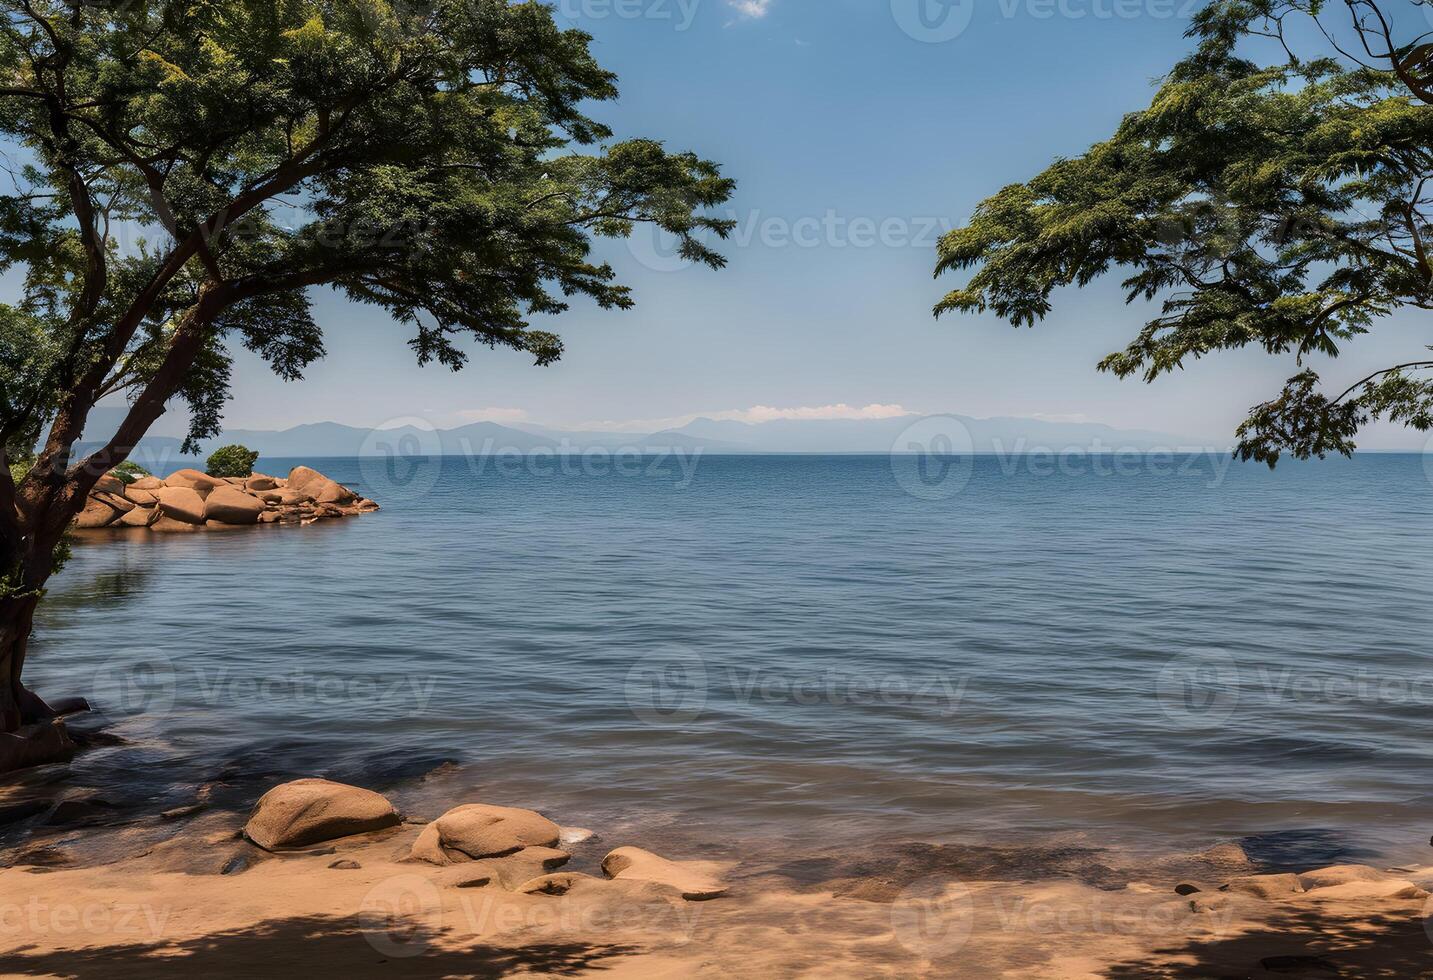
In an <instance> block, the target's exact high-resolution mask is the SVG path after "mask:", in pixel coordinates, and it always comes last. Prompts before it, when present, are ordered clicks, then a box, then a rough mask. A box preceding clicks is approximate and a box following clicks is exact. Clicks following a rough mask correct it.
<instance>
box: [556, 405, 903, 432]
mask: <svg viewBox="0 0 1433 980" xmlns="http://www.w3.org/2000/svg"><path fill="white" fill-rule="evenodd" d="M911 414H913V413H912V412H911V411H909V410H908V409H906V408H904V407H903V406H901V405H879V404H872V405H865V406H862V407H856V406H852V405H847V404H845V403H844V402H842V403H840V404H837V405H819V406H803V407H800V408H773V407H772V406H770V405H753V406H751V407H750V408H730V409H725V410H722V411H718V412H693V413H692V414H690V415H676V416H673V417H671V418H664V419H627V420H624V421H620V422H618V421H612V420H605V421H600V422H585V423H583V424H582V426H581V428H583V429H600V430H605V431H617V432H657V431H661V430H663V429H679V428H681V427H682V426H684V425H686V424H687V423H688V422H691V421H693V420H695V419H715V420H716V421H718V422H745V423H747V424H748V425H761V424H763V423H766V422H776V421H779V420H782V419H894V418H900V417H901V416H903V415H911Z"/></svg>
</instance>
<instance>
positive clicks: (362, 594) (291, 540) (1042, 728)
mask: <svg viewBox="0 0 1433 980" xmlns="http://www.w3.org/2000/svg"><path fill="white" fill-rule="evenodd" d="M295 462H298V461H291V460H264V461H261V464H260V467H261V469H264V470H265V471H267V472H276V473H283V472H286V471H287V467H288V466H289V465H291V464H292V463H295ZM305 462H308V463H310V464H312V465H315V466H317V467H318V468H319V469H321V470H323V471H324V472H326V473H328V474H329V475H331V476H333V477H334V478H336V479H338V480H340V481H343V482H347V483H350V484H352V485H356V486H357V487H359V488H360V489H362V490H363V491H364V492H366V493H368V494H370V495H372V496H374V497H375V498H376V499H378V501H379V502H380V503H381V504H382V505H383V507H384V509H383V510H382V511H381V512H380V513H377V514H373V515H367V516H363V517H358V518H352V519H348V520H343V521H330V522H324V523H320V524H316V525H312V526H309V527H303V528H298V527H293V528H289V527H284V528H279V527H270V528H259V529H252V530H244V531H232V532H225V533H206V534H196V535H174V536H165V535H158V534H150V533H148V532H133V533H127V534H122V533H112V532H100V533H98V534H94V535H87V536H86V537H85V538H84V539H83V540H82V541H80V542H79V544H78V545H77V547H76V548H75V555H74V559H73V561H72V562H71V563H70V565H69V566H68V567H67V568H66V569H65V570H64V572H63V573H62V574H61V575H60V577H59V578H58V579H57V581H56V582H55V583H54V588H53V592H52V595H51V597H50V598H49V600H48V601H47V602H46V603H45V604H44V607H43V612H42V614H41V616H40V617H39V622H38V626H37V636H36V639H35V642H34V652H33V655H32V666H31V669H30V671H29V673H28V675H27V676H28V678H29V680H30V682H31V683H32V684H33V685H34V686H35V687H37V688H38V689H39V690H40V691H41V692H42V693H48V694H51V695H67V694H76V693H79V694H86V695H88V696H90V697H91V698H93V699H94V700H95V701H96V704H97V706H98V707H99V708H100V709H101V711H102V712H103V714H104V716H105V717H106V718H107V719H108V720H109V721H110V722H112V724H113V728H112V730H113V731H114V732H116V733H117V734H119V735H122V736H123V737H124V738H125V739H126V743H125V744H123V745H120V746H116V747H112V748H105V749H101V750H97V751H93V752H90V753H88V754H85V755H83V756H81V758H80V761H79V762H78V763H77V767H78V777H77V778H80V779H88V780H91V781H94V782H97V783H98V784H100V785H108V786H109V787H110V790H111V792H118V793H128V794H130V795H131V796H132V797H143V798H144V799H145V800H146V801H157V802H161V803H163V802H168V801H173V802H174V803H176V804H177V803H181V802H185V801H186V800H187V799H190V798H192V796H193V790H194V785H195V784H196V783H202V782H205V781H210V780H218V781H220V782H221V783H222V784H223V785H225V786H227V787H230V788H231V789H232V790H233V797H234V799H235V800H236V805H237V802H238V801H241V800H252V799H253V798H254V797H256V796H257V795H258V793H259V792H262V789H263V788H265V787H266V786H267V785H269V784H271V783H272V782H274V781H276V780H277V779H280V778H285V777H292V776H299V775H315V774H323V775H330V776H333V777H335V778H340V779H345V780H348V781H353V782H358V783H362V784H364V785H369V786H373V787H375V788H383V789H388V788H391V789H392V790H393V791H394V792H396V793H398V794H399V796H400V797H401V798H402V799H404V800H405V801H408V802H410V803H413V801H417V803H416V804H414V805H419V806H424V807H430V808H432V809H435V810H438V811H441V809H442V808H443V807H444V806H446V805H447V804H450V803H455V802H460V800H459V799H457V797H459V796H461V797H463V798H464V799H465V800H469V801H471V800H476V799H481V800H487V801H490V802H503V803H510V804H514V805H522V806H533V807H537V808H540V809H544V810H545V811H547V812H549V813H551V814H552V815H553V816H554V817H555V818H557V819H559V820H560V821H561V822H564V823H569V824H578V825H585V826H594V825H597V824H602V823H604V822H606V823H607V824H614V823H615V824H620V825H631V824H635V823H644V824H646V825H651V826H655V825H660V826H664V827H667V828H668V833H670V834H672V835H681V834H694V835H705V836H706V837H707V838H708V839H711V838H712V837H713V836H719V837H720V838H722V839H736V838H740V837H741V836H743V835H769V836H774V837H782V836H785V837H788V838H791V839H815V838H818V837H819V838H821V839H828V840H840V839H842V838H843V837H844V836H846V835H852V836H863V837H869V836H870V835H872V834H878V835H893V836H902V837H908V838H916V839H924V840H933V839H937V838H945V837H951V836H962V835H963V836H967V837H972V836H974V837H998V838H1010V837H1020V836H1033V835H1050V834H1056V835H1077V836H1084V837H1089V838H1091V839H1099V840H1109V841H1123V842H1128V843H1131V844H1135V845H1139V844H1143V845H1148V846H1154V847H1163V846H1185V845H1193V846H1204V845H1207V844H1208V843H1212V842H1213V841H1215V840H1219V839H1228V838H1231V837H1246V836H1249V835H1255V836H1258V835H1265V836H1266V837H1268V838H1269V839H1278V838H1279V837H1280V836H1281V835H1283V836H1284V837H1285V838H1287V839H1289V840H1295V841H1315V842H1317V841H1320V840H1325V841H1332V842H1336V847H1337V848H1343V847H1347V848H1349V849H1350V853H1352V852H1353V851H1354V850H1357V849H1358V848H1367V849H1369V850H1372V851H1376V852H1378V853H1381V854H1385V855H1394V856H1397V855H1404V854H1414V855H1417V856H1422V855H1423V854H1424V853H1426V851H1420V850H1419V849H1420V848H1421V849H1426V847H1427V839H1428V834H1429V832H1430V831H1433V812H1430V806H1429V804H1430V802H1433V801H1431V800H1430V796H1433V794H1430V790H1429V779H1428V777H1429V775H1430V771H1433V738H1430V729H1433V724H1430V718H1433V710H1430V709H1433V656H1430V643H1429V638H1430V635H1433V604H1430V603H1429V601H1428V600H1429V596H1430V595H1433V549H1430V547H1429V543H1430V541H1433V506H1430V504H1433V486H1430V481H1429V477H1428V476H1427V474H1426V473H1425V469H1424V463H1423V460H1422V458H1421V457H1417V456H1361V457H1358V458H1356V459H1354V460H1351V461H1348V460H1330V461H1328V462H1324V463H1287V464H1284V465H1281V467H1280V468H1279V470H1278V471H1277V472H1275V473H1270V472H1269V471H1267V469H1265V468H1263V467H1261V466H1243V465H1234V466H1230V465H1229V461H1228V460H1227V459H1226V458H1224V457H1212V458H1210V457H1188V458H1169V457H1147V458H1133V457H1130V458H1125V459H1123V460H1113V459H1110V458H1096V459H1090V458H1067V459H1065V460H1064V461H1063V463H1062V462H1060V461H1058V460H1050V459H1047V458H1027V459H1008V458H997V457H979V458H977V459H976V460H975V461H974V462H973V464H972V463H970V462H969V461H965V462H964V463H962V464H960V465H961V466H964V467H965V469H963V470H959V469H958V470H957V473H956V475H955V476H954V477H952V476H950V475H949V474H947V473H945V472H943V471H940V472H932V471H930V470H929V469H927V468H922V469H920V470H919V471H913V470H912V469H911V467H912V466H914V465H915V464H914V463H912V462H911V461H910V460H908V459H898V460H897V461H896V463H895V465H894V467H893V464H892V461H891V460H889V459H887V458H885V457H879V456H842V457H820V456H785V457H780V456H772V457H722V456H714V455H707V456H703V457H700V458H690V457H684V458H681V459H678V458H674V457H667V458H665V459H656V458H652V459H646V460H641V461H634V460H631V459H628V460H626V461H625V462H624V461H622V460H617V461H615V462H614V461H613V460H610V459H607V460H605V461H604V459H603V458H602V457H588V458H586V459H585V460H566V461H554V460H552V459H551V458H541V459H537V458H534V459H528V460H525V461H521V462H519V461H517V460H512V459H509V460H506V461H501V460H497V461H495V460H469V459H462V458H448V459H445V460H441V461H439V460H408V461H401V460H400V461H399V465H398V466H397V468H396V469H395V468H394V467H393V466H392V465H389V464H386V463H384V462H383V461H378V460H373V461H359V460H322V461H318V460H306V461H305ZM559 463H561V464H562V465H559ZM1116 463H1118V464H1119V465H1115V464H1116ZM410 464H413V465H412V467H411V468H410ZM444 762H451V763H454V765H451V766H447V767H445V768H444V769H443V770H441V771H440V773H439V775H438V776H435V777H433V778H430V780H429V781H428V782H426V783H425V782H422V781H420V780H419V779H418V777H419V776H421V775H422V774H423V773H426V772H428V771H430V770H432V769H434V767H437V766H439V765H440V764H442V763H444ZM425 787H427V788H426V789H425ZM425 794H426V795H425Z"/></svg>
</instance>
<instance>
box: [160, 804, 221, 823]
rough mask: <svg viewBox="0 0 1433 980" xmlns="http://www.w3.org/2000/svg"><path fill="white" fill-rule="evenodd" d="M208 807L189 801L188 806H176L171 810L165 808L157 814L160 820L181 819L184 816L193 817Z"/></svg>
mask: <svg viewBox="0 0 1433 980" xmlns="http://www.w3.org/2000/svg"><path fill="white" fill-rule="evenodd" d="M207 809H209V807H208V805H207V804H204V803H191V804H189V805H188V806H177V807H175V808H174V809H172V810H165V811H164V812H163V813H161V814H160V815H159V819H160V820H183V819H185V818H186V817H193V816H197V815H199V814H201V813H203V812H204V811H205V810H207Z"/></svg>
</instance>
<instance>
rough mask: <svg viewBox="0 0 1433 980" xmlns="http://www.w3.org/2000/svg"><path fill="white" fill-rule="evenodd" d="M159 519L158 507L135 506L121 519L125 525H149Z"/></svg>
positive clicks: (121, 522)
mask: <svg viewBox="0 0 1433 980" xmlns="http://www.w3.org/2000/svg"><path fill="white" fill-rule="evenodd" d="M157 520H159V508H158V507H135V508H133V509H132V510H130V511H129V513H127V514H125V515H124V516H123V517H121V518H120V519H119V523H120V524H123V525H124V526H125V527H149V526H150V525H151V524H153V523H154V522H155V521H157Z"/></svg>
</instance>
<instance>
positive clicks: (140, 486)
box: [125, 476, 164, 491]
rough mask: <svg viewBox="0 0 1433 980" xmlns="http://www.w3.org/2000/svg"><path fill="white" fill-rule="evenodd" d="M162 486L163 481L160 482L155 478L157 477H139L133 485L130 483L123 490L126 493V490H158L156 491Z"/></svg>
mask: <svg viewBox="0 0 1433 980" xmlns="http://www.w3.org/2000/svg"><path fill="white" fill-rule="evenodd" d="M162 486H164V481H163V480H161V479H160V478H159V477H157V476H142V477H140V478H139V479H138V480H135V481H134V482H133V483H131V484H130V485H129V486H128V487H126V488H125V489H126V491H128V490H158V489H159V488H160V487H162Z"/></svg>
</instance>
